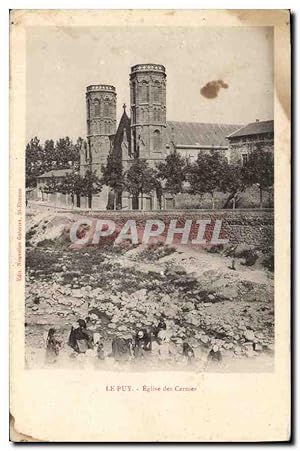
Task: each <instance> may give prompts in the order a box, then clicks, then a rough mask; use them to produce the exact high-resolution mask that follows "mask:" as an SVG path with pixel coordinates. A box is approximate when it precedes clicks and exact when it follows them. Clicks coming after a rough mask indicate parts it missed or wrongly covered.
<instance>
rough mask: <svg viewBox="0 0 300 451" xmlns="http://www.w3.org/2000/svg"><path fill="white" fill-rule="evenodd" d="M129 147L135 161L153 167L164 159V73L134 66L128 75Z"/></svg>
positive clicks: (157, 66) (155, 66)
mask: <svg viewBox="0 0 300 451" xmlns="http://www.w3.org/2000/svg"><path fill="white" fill-rule="evenodd" d="M130 104H131V105H130V106H131V143H132V153H133V156H134V157H135V158H143V159H146V160H148V162H149V164H150V165H151V166H152V167H153V166H154V165H155V163H158V162H159V161H161V160H164V159H165V157H166V70H165V67H164V66H162V65H160V64H137V65H136V66H133V67H132V68H131V73H130Z"/></svg>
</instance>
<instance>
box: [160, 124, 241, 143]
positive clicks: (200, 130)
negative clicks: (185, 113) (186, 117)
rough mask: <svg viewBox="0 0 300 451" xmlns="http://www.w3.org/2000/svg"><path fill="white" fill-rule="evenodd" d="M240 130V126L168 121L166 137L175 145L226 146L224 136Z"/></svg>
mask: <svg viewBox="0 0 300 451" xmlns="http://www.w3.org/2000/svg"><path fill="white" fill-rule="evenodd" d="M240 128H241V124H239V125H237V124H204V123H201V122H178V121H168V122H167V137H168V141H169V142H170V141H173V142H174V144H177V145H178V144H183V145H192V146H195V145H200V146H228V141H227V140H226V136H228V135H229V134H230V133H233V132H234V131H236V130H238V129H240Z"/></svg>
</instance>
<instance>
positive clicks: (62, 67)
mask: <svg viewBox="0 0 300 451" xmlns="http://www.w3.org/2000/svg"><path fill="white" fill-rule="evenodd" d="M139 63H141V64H143V63H157V64H163V65H164V66H165V67H166V73H167V120H177V121H187V122H205V123H209V122H214V123H216V122H217V123H218V122H219V123H232V124H245V123H249V122H253V121H255V120H256V119H259V120H269V119H273V31H272V28H268V27H227V28H221V27H218V28H210V27H199V28H193V27H173V28H166V27H151V28H150V27H149V28H148V27H139V28H136V27H135V28H133V27H131V28H129V27H120V28H116V27H55V26H51V27H31V28H28V29H27V34H26V120H27V123H26V136H27V140H29V139H31V138H32V137H34V136H37V137H38V138H40V139H41V140H42V141H44V140H45V139H54V140H56V139H58V138H61V137H64V136H69V137H70V138H72V139H77V137H78V136H81V137H85V135H86V117H85V115H86V105H85V90H86V87H87V86H88V85H91V84H101V83H103V84H111V85H114V86H115V87H116V90H117V120H119V118H120V116H121V114H122V112H123V109H122V105H123V103H126V105H128V108H127V113H128V114H129V73H130V68H131V66H133V65H135V64H139ZM218 80H221V81H222V83H219V82H217V85H218V86H219V89H218V92H217V96H216V97H211V96H210V97H206V96H205V95H203V93H204V94H205V92H207V88H209V87H210V86H211V85H208V84H209V83H210V82H214V81H218ZM207 85H208V86H207ZM203 87H205V89H203Z"/></svg>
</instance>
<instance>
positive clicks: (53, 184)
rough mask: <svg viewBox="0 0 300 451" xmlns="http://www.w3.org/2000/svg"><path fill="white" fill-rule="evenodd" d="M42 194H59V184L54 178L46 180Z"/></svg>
mask: <svg viewBox="0 0 300 451" xmlns="http://www.w3.org/2000/svg"><path fill="white" fill-rule="evenodd" d="M43 191H44V193H47V194H48V193H60V192H61V183H60V182H59V181H58V180H57V178H56V177H54V176H52V177H51V178H50V179H48V180H47V183H46V185H45V186H44V188H43Z"/></svg>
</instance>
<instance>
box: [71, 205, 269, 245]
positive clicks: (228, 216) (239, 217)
mask: <svg viewBox="0 0 300 451" xmlns="http://www.w3.org/2000/svg"><path fill="white" fill-rule="evenodd" d="M74 213H75V212H74ZM76 213H80V214H81V215H83V216H86V217H89V218H97V219H102V220H105V219H111V220H113V221H115V223H116V224H117V225H118V227H119V228H121V227H122V226H123V225H124V224H125V222H126V221H127V220H128V219H131V220H132V219H134V220H135V221H136V223H137V226H138V230H143V229H144V226H145V222H146V220H147V219H159V220H161V221H163V222H164V224H166V229H165V231H164V233H163V234H162V236H166V234H167V231H168V225H169V223H170V221H171V220H172V219H173V220H174V219H176V220H177V223H176V226H177V227H183V226H184V224H185V221H186V220H188V219H190V220H192V221H193V222H192V228H191V232H190V240H191V239H194V238H196V236H197V230H198V225H196V221H198V220H204V219H208V220H211V225H210V226H207V232H206V234H205V239H207V240H208V241H210V240H211V236H212V232H213V228H214V224H215V221H216V220H222V228H221V233H220V238H225V239H228V240H229V243H232V244H233V245H235V244H240V243H245V244H249V245H254V246H260V247H272V246H273V240H274V223H273V221H274V212H273V210H267V209H265V210H173V211H155V212H154V211H134V210H131V211H128V210H126V211H125V210H124V211H80V210H77V211H76ZM178 238H179V241H180V240H181V236H178Z"/></svg>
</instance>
